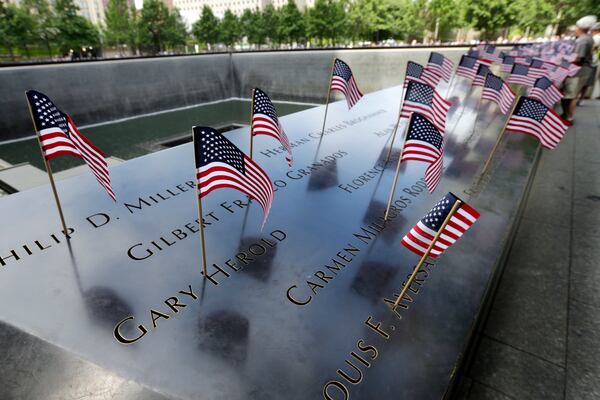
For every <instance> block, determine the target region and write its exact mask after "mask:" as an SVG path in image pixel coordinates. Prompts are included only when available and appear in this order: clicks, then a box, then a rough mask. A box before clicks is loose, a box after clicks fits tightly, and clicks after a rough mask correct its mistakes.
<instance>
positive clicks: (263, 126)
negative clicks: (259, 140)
mask: <svg viewBox="0 0 600 400" xmlns="http://www.w3.org/2000/svg"><path fill="white" fill-rule="evenodd" d="M252 135H253V136H256V135H267V136H271V137H272V138H275V139H277V140H279V142H280V143H281V145H282V146H283V147H284V148H285V149H286V150H287V155H286V157H285V159H286V161H287V163H288V166H290V167H291V166H292V160H293V158H292V147H291V145H290V141H289V139H288V137H287V135H286V134H285V131H284V130H283V127H282V126H281V123H279V118H278V117H277V112H276V111H275V106H274V105H273V103H272V102H271V99H270V98H269V96H267V94H266V93H265V92H263V91H262V90H260V89H259V88H255V89H254V92H253V95H252Z"/></svg>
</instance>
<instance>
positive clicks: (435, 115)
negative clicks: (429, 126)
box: [400, 82, 452, 135]
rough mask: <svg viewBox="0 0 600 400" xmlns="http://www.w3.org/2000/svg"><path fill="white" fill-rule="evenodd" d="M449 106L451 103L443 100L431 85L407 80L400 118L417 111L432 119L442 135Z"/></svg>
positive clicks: (408, 116)
mask: <svg viewBox="0 0 600 400" xmlns="http://www.w3.org/2000/svg"><path fill="white" fill-rule="evenodd" d="M451 106H452V103H450V102H449V101H448V100H444V99H443V98H442V96H441V95H440V94H439V93H438V92H437V91H436V90H435V89H434V88H432V87H431V86H429V85H427V84H424V83H419V82H409V83H408V87H407V88H406V95H405V96H404V103H403V104H402V110H401V111H400V118H410V116H411V114H412V113H413V112H417V113H419V114H421V115H423V116H425V117H427V118H429V120H430V121H433V124H434V125H435V127H436V128H437V129H438V130H439V131H440V132H441V133H442V135H443V134H444V131H445V130H446V117H447V115H448V110H450V107H451Z"/></svg>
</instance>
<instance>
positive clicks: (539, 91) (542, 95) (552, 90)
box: [529, 76, 563, 108]
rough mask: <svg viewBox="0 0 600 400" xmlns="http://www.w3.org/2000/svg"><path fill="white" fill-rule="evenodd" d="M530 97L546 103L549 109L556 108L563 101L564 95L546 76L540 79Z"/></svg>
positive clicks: (534, 85)
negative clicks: (558, 102) (555, 105)
mask: <svg viewBox="0 0 600 400" xmlns="http://www.w3.org/2000/svg"><path fill="white" fill-rule="evenodd" d="M529 97H531V98H532V99H536V100H539V101H541V102H542V103H544V105H545V106H546V107H548V108H552V107H554V104H556V102H557V101H559V100H560V99H562V97H563V94H562V93H561V92H560V90H558V89H557V88H556V86H554V85H553V84H552V81H550V79H548V78H546V77H545V76H543V77H541V78H538V79H537V80H536V81H535V83H534V84H533V88H532V89H531V91H530V92H529Z"/></svg>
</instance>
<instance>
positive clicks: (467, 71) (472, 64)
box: [456, 54, 478, 79]
mask: <svg viewBox="0 0 600 400" xmlns="http://www.w3.org/2000/svg"><path fill="white" fill-rule="evenodd" d="M477 66H478V65H477V57H471V56H468V55H466V54H465V55H463V56H462V57H461V58H460V62H459V63H458V67H457V68H456V75H458V76H462V77H463V78H467V79H473V78H475V74H476V73H477Z"/></svg>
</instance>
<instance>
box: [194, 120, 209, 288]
mask: <svg viewBox="0 0 600 400" xmlns="http://www.w3.org/2000/svg"><path fill="white" fill-rule="evenodd" d="M192 142H193V146H194V151H196V135H194V131H193V129H192ZM197 194H198V224H199V225H200V245H201V246H202V275H204V279H206V243H205V242H204V224H203V223H202V215H203V214H204V213H203V212H202V196H201V195H200V188H198V189H197Z"/></svg>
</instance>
